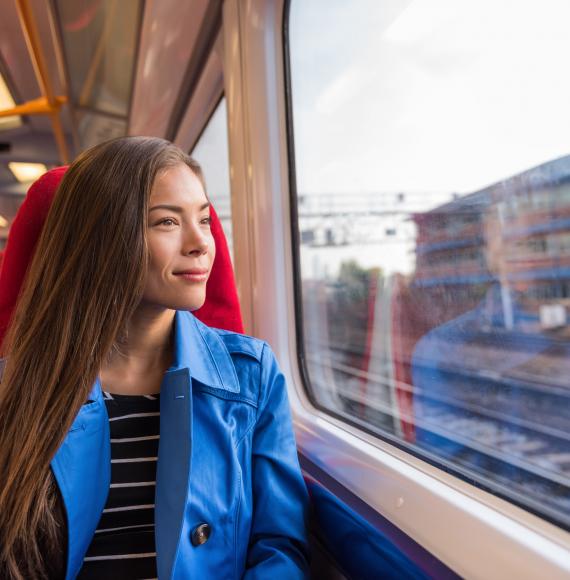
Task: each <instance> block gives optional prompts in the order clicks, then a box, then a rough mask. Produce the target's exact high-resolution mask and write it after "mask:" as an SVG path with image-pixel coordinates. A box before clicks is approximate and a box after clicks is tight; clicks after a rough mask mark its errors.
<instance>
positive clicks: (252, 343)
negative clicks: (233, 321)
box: [210, 328, 268, 363]
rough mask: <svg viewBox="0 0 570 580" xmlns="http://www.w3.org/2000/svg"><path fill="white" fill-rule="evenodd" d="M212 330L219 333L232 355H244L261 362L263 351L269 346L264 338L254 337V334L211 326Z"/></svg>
mask: <svg viewBox="0 0 570 580" xmlns="http://www.w3.org/2000/svg"><path fill="white" fill-rule="evenodd" d="M210 330H211V331H212V332H214V333H216V334H217V335H218V337H219V338H220V339H221V341H222V342H223V343H224V346H225V347H226V349H227V350H228V352H229V353H230V355H236V356H239V355H243V356H246V357H249V358H252V359H254V360H256V361H257V362H258V363H260V362H261V360H262V357H263V351H264V349H265V348H266V347H268V345H267V343H266V342H265V341H264V340H260V339H259V338H254V337H253V336H247V335H245V334H239V333H237V332H231V331H229V330H222V329H219V328H210Z"/></svg>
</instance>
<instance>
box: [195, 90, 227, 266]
mask: <svg viewBox="0 0 570 580" xmlns="http://www.w3.org/2000/svg"><path fill="white" fill-rule="evenodd" d="M228 150H229V149H228V123H227V113H226V99H225V97H224V98H223V99H222V100H221V101H220V104H219V105H218V106H217V108H216V110H215V111H214V114H213V115H212V117H211V118H210V120H209V121H208V124H207V125H206V127H205V128H204V131H202V134H201V135H200V138H199V139H198V142H197V143H196V145H195V146H194V149H192V152H191V155H192V157H194V159H196V161H198V163H199V164H200V165H201V166H202V169H203V171H204V175H205V177H206V185H207V186H208V197H209V198H210V200H211V201H212V204H213V206H214V208H215V209H216V213H217V214H218V217H219V218H220V221H221V222H222V226H223V228H224V232H225V234H226V239H227V240H228V246H229V249H230V255H231V256H232V260H233V246H234V245H233V236H232V206H231V198H230V159H229V156H228Z"/></svg>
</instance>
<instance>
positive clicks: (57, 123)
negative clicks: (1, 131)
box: [0, 0, 69, 163]
mask: <svg viewBox="0 0 570 580" xmlns="http://www.w3.org/2000/svg"><path fill="white" fill-rule="evenodd" d="M16 6H17V7H18V16H19V17H20V23H21V25H22V30H23V32H24V37H25V39H26V44H27V45H28V52H29V53H30V58H31V59H32V64H33V65H34V72H35V73H36V79H37V81H38V84H39V86H40V90H41V92H42V95H43V96H42V97H40V98H39V99H34V100H33V101H28V102H27V103H24V104H23V105H18V106H19V107H28V110H30V111H32V112H28V113H13V112H12V113H11V114H28V115H42V114H45V115H49V116H50V118H51V122H52V127H53V134H54V137H55V140H56V143H57V147H58V149H59V155H60V157H61V161H62V163H69V154H68V152H67V143H66V141H65V135H64V133H63V126H62V124H61V118H60V116H59V109H60V107H61V105H62V104H63V102H66V101H67V100H66V101H61V99H62V98H64V97H57V96H55V94H54V91H53V87H52V84H51V79H50V78H49V74H48V68H47V65H46V62H45V58H44V54H43V52H42V46H41V42H40V35H39V33H38V28H37V26H36V21H35V20H34V17H33V13H32V8H31V6H30V2H29V0H16ZM17 108H18V107H13V108H12V109H10V111H14V110H15V109H17ZM5 112H6V111H3V112H0V115H1V116H9V115H6V114H2V113H5Z"/></svg>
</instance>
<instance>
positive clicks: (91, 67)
mask: <svg viewBox="0 0 570 580" xmlns="http://www.w3.org/2000/svg"><path fill="white" fill-rule="evenodd" d="M54 8H55V12H56V15H57V19H58V24H59V27H60V31H61V36H62V40H63V49H64V55H65V61H66V65H67V69H68V78H69V82H70V87H69V90H70V98H71V103H72V105H73V108H74V110H76V111H78V114H77V117H78V120H77V121H78V132H79V137H80V140H81V147H82V148H87V147H90V146H92V145H95V144H97V143H100V142H101V141H104V140H106V139H109V138H113V137H118V136H122V135H125V134H126V131H127V121H128V115H129V107H130V100H131V93H132V88H133V75H134V71H135V57H136V51H137V37H138V32H139V27H140V14H141V9H142V2H141V0H128V1H126V2H121V1H119V0H97V1H95V0H84V1H82V2H77V1H76V0H54Z"/></svg>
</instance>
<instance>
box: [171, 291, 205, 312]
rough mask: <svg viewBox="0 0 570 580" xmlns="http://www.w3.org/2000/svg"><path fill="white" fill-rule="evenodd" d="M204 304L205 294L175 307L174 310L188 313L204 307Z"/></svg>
mask: <svg viewBox="0 0 570 580" xmlns="http://www.w3.org/2000/svg"><path fill="white" fill-rule="evenodd" d="M205 302H206V294H204V296H201V297H196V298H193V299H192V300H185V301H184V304H180V305H177V306H176V308H175V310H189V311H190V312H194V311H195V310H198V309H200V308H202V306H204V303H205Z"/></svg>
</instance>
